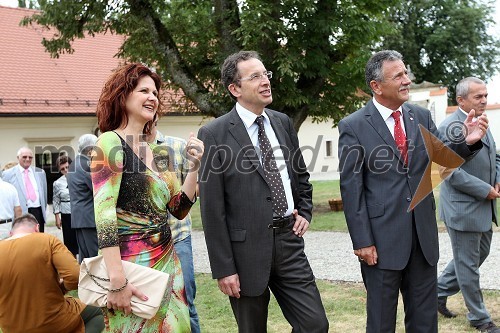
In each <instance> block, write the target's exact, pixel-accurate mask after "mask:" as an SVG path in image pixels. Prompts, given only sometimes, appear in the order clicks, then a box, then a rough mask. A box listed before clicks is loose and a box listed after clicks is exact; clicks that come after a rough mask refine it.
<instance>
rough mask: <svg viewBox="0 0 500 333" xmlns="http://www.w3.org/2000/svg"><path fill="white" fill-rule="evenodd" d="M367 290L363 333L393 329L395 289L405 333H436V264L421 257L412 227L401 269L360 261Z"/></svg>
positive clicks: (395, 304) (396, 301)
mask: <svg viewBox="0 0 500 333" xmlns="http://www.w3.org/2000/svg"><path fill="white" fill-rule="evenodd" d="M361 274H362V276H363V282H364V284H365V288H366V292H367V302H366V312H367V323H366V332H367V333H393V332H395V331H396V312H397V306H398V297H399V291H400V290H401V294H402V296H403V302H404V310H405V327H406V332H407V333H417V332H418V333H437V331H438V325H437V296H436V275H437V267H436V266H430V265H429V264H428V263H427V260H426V259H425V257H424V255H423V253H422V250H421V248H420V244H419V242H418V237H417V233H416V230H415V226H414V227H413V239H412V250H411V254H410V259H409V260H408V264H407V265H406V267H405V268H404V269H403V270H400V271H397V270H384V269H379V268H378V267H377V266H376V265H375V266H368V265H367V264H365V263H361Z"/></svg>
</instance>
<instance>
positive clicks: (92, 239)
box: [73, 228, 99, 263]
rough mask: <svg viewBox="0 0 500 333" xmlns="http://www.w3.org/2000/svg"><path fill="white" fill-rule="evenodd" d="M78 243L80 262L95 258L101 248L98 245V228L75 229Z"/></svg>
mask: <svg viewBox="0 0 500 333" xmlns="http://www.w3.org/2000/svg"><path fill="white" fill-rule="evenodd" d="M73 230H74V231H75V234H76V241H77V243H78V261H79V262H80V263H82V260H83V259H85V258H91V257H95V256H96V255H97V251H98V250H99V247H98V245H97V229H96V228H74V229H73Z"/></svg>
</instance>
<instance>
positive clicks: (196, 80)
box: [24, 0, 499, 130]
mask: <svg viewBox="0 0 500 333" xmlns="http://www.w3.org/2000/svg"><path fill="white" fill-rule="evenodd" d="M31 2H32V0H30V3H31ZM38 4H39V5H40V9H41V12H39V13H37V14H35V15H33V16H31V17H29V18H26V19H25V20H24V24H30V23H38V24H41V25H43V26H46V27H48V28H51V29H53V28H56V31H55V34H54V37H53V38H51V39H44V40H43V44H44V45H45V47H46V48H47V50H48V51H49V52H50V53H51V55H52V56H57V55H58V54H60V53H63V52H73V49H72V47H71V43H72V41H74V39H76V38H84V37H85V36H86V35H90V36H92V35H94V34H96V33H116V34H123V35H126V36H127V39H126V41H125V42H124V44H123V45H122V47H121V50H120V53H119V56H121V57H123V58H125V59H127V60H130V61H141V62H143V63H146V64H148V65H150V66H154V67H156V68H157V71H158V73H160V74H161V75H162V77H163V79H164V80H165V82H166V84H167V87H168V88H170V89H173V90H174V91H176V90H181V91H182V92H183V94H184V96H185V98H186V101H188V103H186V104H184V107H189V106H191V107H196V108H197V109H198V110H199V111H200V112H201V113H202V114H203V115H206V116H215V117H217V116H220V115H222V114H224V113H226V112H228V111H229V110H230V109H231V107H232V105H233V101H232V100H231V98H230V97H229V96H228V92H227V91H226V89H225V88H224V87H222V85H221V84H220V80H219V78H220V66H221V64H222V62H223V60H224V59H225V58H226V57H227V56H228V55H229V54H231V53H234V52H237V51H239V50H243V49H245V50H255V51H257V52H259V54H260V55H261V57H262V59H263V63H264V65H265V66H266V68H267V69H268V70H271V71H273V78H272V82H271V85H272V88H273V96H274V100H273V103H272V104H271V105H270V107H271V108H273V109H275V110H278V111H281V112H284V113H286V114H287V115H289V116H290V117H291V118H292V119H293V122H294V126H295V128H296V129H297V130H298V129H299V127H300V125H301V124H302V122H303V121H304V120H305V119H306V117H307V116H311V117H313V119H314V120H326V119H333V120H334V122H337V121H338V120H340V119H341V118H343V117H344V116H345V115H346V114H349V113H351V112H353V111H355V110H356V109H357V108H358V107H359V106H360V105H361V104H362V102H364V100H366V98H367V96H366V95H364V94H363V93H362V92H361V90H360V89H364V90H365V91H366V92H368V89H367V87H365V83H364V67H365V64H366V61H367V59H368V57H369V56H370V55H371V53H372V51H373V50H376V49H379V48H392V49H396V50H399V51H400V52H401V53H403V55H404V56H405V60H406V62H407V63H409V64H410V65H411V68H412V69H413V70H414V73H415V75H416V78H417V80H416V81H417V82H419V81H422V80H426V81H430V82H435V83H439V82H441V83H443V84H444V85H447V86H449V88H450V90H453V89H454V86H455V83H456V82H457V81H458V80H459V79H461V78H462V77H464V76H468V75H476V76H479V77H484V78H489V77H490V76H492V75H493V74H494V71H495V70H496V69H497V68H498V65H497V50H498V47H499V42H498V38H497V37H494V36H491V35H488V34H487V28H488V24H489V23H490V22H491V20H492V19H491V14H490V7H489V6H490V4H482V3H481V2H478V1H474V0H411V1H409V0H398V1H389V0H346V1H334V0H315V1H311V0H245V1H243V0H196V1H194V0H193V1H188V0H186V1H178V0H170V1H169V0H119V1H118V0H108V1H105V0H78V1H75V0H60V1H48V0H40V1H38ZM96 61H99V60H98V59H96Z"/></svg>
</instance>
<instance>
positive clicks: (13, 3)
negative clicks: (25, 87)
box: [0, 0, 500, 104]
mask: <svg viewBox="0 0 500 333" xmlns="http://www.w3.org/2000/svg"><path fill="white" fill-rule="evenodd" d="M0 5H2V6H10V7H17V0H0ZM493 18H494V21H495V22H496V27H495V28H494V31H493V33H494V34H496V35H497V36H498V35H500V0H497V1H496V11H495V13H494V16H493ZM488 94H489V97H488V103H489V104H497V103H498V104H500V74H497V75H496V76H494V77H493V78H492V79H491V80H490V83H489V84H488Z"/></svg>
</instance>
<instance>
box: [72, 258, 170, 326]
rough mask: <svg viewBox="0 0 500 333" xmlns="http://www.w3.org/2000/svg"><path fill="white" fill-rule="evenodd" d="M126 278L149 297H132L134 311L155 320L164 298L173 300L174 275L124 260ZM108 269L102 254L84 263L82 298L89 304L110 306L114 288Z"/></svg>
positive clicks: (81, 268) (79, 288)
mask: <svg viewBox="0 0 500 333" xmlns="http://www.w3.org/2000/svg"><path fill="white" fill-rule="evenodd" d="M122 265H123V269H124V271H125V277H126V278H127V280H128V282H129V283H132V284H133V285H134V286H135V287H136V288H138V289H139V290H140V291H141V292H143V293H144V294H145V295H146V296H148V300H147V301H143V300H141V299H139V298H137V297H136V296H132V299H131V306H132V313H133V314H135V315H136V316H139V317H141V318H145V319H151V318H153V317H154V316H155V314H156V312H157V311H158V309H159V308H160V305H161V303H162V301H163V300H164V299H165V301H166V303H167V304H168V302H169V301H170V295H171V291H172V284H173V276H171V275H170V274H167V273H164V272H161V271H158V270H156V269H153V268H150V267H147V266H142V265H138V264H134V263H132V262H129V261H124V260H122ZM110 289H111V288H110V282H109V277H108V270H107V269H106V264H105V263H104V258H103V257H102V256H97V257H92V258H85V259H83V261H82V264H81V266H80V277H79V283H78V297H79V298H80V300H81V301H82V302H83V303H85V304H87V305H93V306H97V307H106V304H107V300H108V292H109V290H110Z"/></svg>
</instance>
